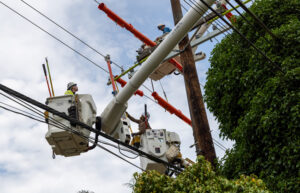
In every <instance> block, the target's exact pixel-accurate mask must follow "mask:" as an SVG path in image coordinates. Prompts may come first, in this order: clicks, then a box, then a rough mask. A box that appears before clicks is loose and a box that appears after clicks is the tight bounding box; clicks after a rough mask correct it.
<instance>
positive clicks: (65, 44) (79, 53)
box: [0, 1, 108, 73]
mask: <svg viewBox="0 0 300 193" xmlns="http://www.w3.org/2000/svg"><path fill="white" fill-rule="evenodd" d="M0 3H1V4H2V5H4V6H5V7H7V8H8V9H10V10H11V11H12V12H14V13H15V14H17V15H19V16H20V17H22V18H23V19H25V20H26V21H28V22H29V23H31V24H32V25H34V26H35V27H37V28H39V29H40V30H42V31H43V32H45V33H46V34H48V35H49V36H51V37H52V38H54V39H55V40H57V41H58V42H60V43H61V44H63V45H64V46H66V47H68V48H69V49H71V50H72V51H74V52H75V53H77V54H78V55H80V56H81V57H83V58H84V59H86V60H88V61H89V62H91V63H92V64H94V65H95V66H97V67H98V68H100V69H102V70H103V71H105V72H107V73H108V71H107V70H106V69H104V68H103V67H101V66H100V65H99V64H97V63H96V62H94V61H92V60H91V59H89V58H88V57H87V56H85V55H84V54H82V53H81V52H79V51H78V50H76V49H75V48H73V47H71V46H70V45H68V44H67V43H65V42H64V41H62V40H61V39H59V38H57V37H56V36H54V35H53V34H51V33H50V32H48V31H47V30H45V29H44V28H42V27H40V26H39V25H37V24H36V23H34V22H33V21H31V20H30V19H28V18H27V17H25V16H24V15H22V14H21V13H19V12H18V11H16V10H15V9H13V8H11V7H10V6H8V5H6V4H5V3H3V2H2V1H0Z"/></svg>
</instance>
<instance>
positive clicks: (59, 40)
mask: <svg viewBox="0 0 300 193" xmlns="http://www.w3.org/2000/svg"><path fill="white" fill-rule="evenodd" d="M21 1H22V0H21ZM0 3H1V4H2V5H4V6H5V7H7V8H8V9H10V10H11V11H13V12H14V13H16V14H17V15H19V16H20V17H22V18H23V19H25V20H26V21H28V22H29V23H31V24H32V25H34V26H35V27H37V28H39V29H40V30H42V31H43V32H45V33H47V34H48V35H49V36H51V37H52V38H54V39H55V40H57V41H58V42H60V43H62V44H63V45H65V46H66V47H68V48H69V49H71V50H72V51H74V52H75V53H77V54H79V55H80V56H81V57H83V58H85V59H86V60H88V61H89V62H91V63H92V64H94V65H95V66H97V67H98V68H100V69H101V70H103V71H104V72H106V73H108V74H109V72H108V71H107V70H106V69H104V68H103V67H101V66H100V65H99V64H97V63H96V62H94V61H92V60H91V59H89V58H88V57H87V56H85V55H84V54H82V53H81V52H79V51H78V50H76V49H74V48H73V47H71V46H70V45H68V44H67V43H65V42H63V41H62V40H61V39H59V38H57V37H56V36H54V35H53V34H51V33H50V32H48V31H47V30H45V29H43V28H42V27H40V26H39V25H37V24H36V23H34V22H33V21H31V20H30V19H28V18H27V17H25V16H24V15H22V14H21V13H19V12H17V11H16V10H14V9H13V8H11V7H10V6H8V5H6V4H5V3H3V2H2V1H0ZM49 19H50V18H49ZM53 22H54V21H53ZM55 23H56V22H55ZM70 33H71V32H70ZM74 36H75V35H74ZM76 39H77V38H76ZM79 41H81V42H83V41H82V40H79ZM94 51H95V50H94ZM99 54H100V52H99ZM113 64H116V63H115V62H113ZM118 66H119V65H118ZM143 87H144V88H146V89H147V90H150V89H149V88H148V87H146V86H145V85H143ZM144 96H145V97H146V98H148V99H149V100H151V101H152V102H154V103H156V104H157V102H156V101H155V100H153V99H152V98H151V97H149V96H147V95H145V94H144Z"/></svg>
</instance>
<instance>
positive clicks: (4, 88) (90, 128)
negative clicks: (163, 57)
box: [0, 84, 182, 172]
mask: <svg viewBox="0 0 300 193" xmlns="http://www.w3.org/2000/svg"><path fill="white" fill-rule="evenodd" d="M0 90H2V91H3V92H5V93H7V94H9V95H13V96H15V97H18V98H20V99H22V100H24V101H26V102H28V103H30V104H32V105H34V106H36V107H38V108H41V109H43V110H45V111H48V112H49V113H52V114H54V115H57V116H59V117H61V118H63V119H66V120H68V121H70V122H71V123H74V124H76V125H77V126H80V127H82V128H85V129H87V130H89V131H91V132H94V133H96V134H98V135H100V136H102V137H104V138H106V139H108V140H110V141H112V142H115V143H117V144H120V145H122V146H124V147H127V148H129V149H131V150H133V151H135V152H137V153H139V154H141V155H144V156H146V157H147V159H150V160H153V161H155V162H158V163H161V164H164V165H166V166H169V167H171V168H173V169H174V170H176V171H178V172H180V171H182V169H181V168H178V167H177V166H175V165H172V164H170V163H168V162H166V161H164V160H161V159H160V158H157V157H155V156H153V155H151V154H148V153H145V152H144V151H142V150H140V149H137V148H135V147H132V146H130V145H128V144H126V143H124V142H122V141H120V140H118V139H115V138H113V137H112V136H110V135H107V134H105V133H103V132H100V131H98V130H96V129H94V128H92V127H91V126H88V125H86V124H85V123H83V122H80V121H79V120H77V119H74V118H72V117H69V116H68V115H66V114H65V113H62V112H59V111H57V110H55V109H53V108H51V107H49V106H47V105H44V104H42V103H40V102H38V101H36V100H34V99H31V98H29V97H27V96H25V95H23V94H21V93H19V92H16V91H14V90H12V89H10V88H8V87H6V86H4V85H2V84H0Z"/></svg>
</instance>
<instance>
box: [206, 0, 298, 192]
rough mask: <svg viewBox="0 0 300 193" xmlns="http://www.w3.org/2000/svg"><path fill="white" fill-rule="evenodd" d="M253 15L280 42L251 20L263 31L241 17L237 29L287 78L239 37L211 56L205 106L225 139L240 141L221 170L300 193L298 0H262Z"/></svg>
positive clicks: (225, 41)
mask: <svg viewBox="0 0 300 193" xmlns="http://www.w3.org/2000/svg"><path fill="white" fill-rule="evenodd" d="M251 11H252V12H254V13H255V15H257V16H258V17H259V18H260V19H261V20H262V21H263V23H264V24H266V26H268V28H269V29H271V31H272V32H273V33H274V34H275V35H276V36H277V39H273V38H272V37H271V36H270V35H269V34H267V33H266V32H265V31H264V30H263V29H262V28H261V27H260V26H259V25H258V24H257V23H256V22H255V21H254V20H253V19H252V18H251V17H250V16H248V15H247V14H246V15H245V16H246V17H247V19H248V20H249V21H250V22H251V23H252V24H253V25H255V26H257V27H256V28H253V26H251V25H249V24H248V23H247V22H245V21H244V20H243V19H242V18H238V19H237V22H236V24H235V27H236V28H237V29H239V30H240V31H241V32H242V33H243V34H245V36H246V37H247V38H248V39H249V40H251V41H252V42H253V43H254V44H255V45H256V46H257V47H258V48H259V49H261V50H262V51H263V52H264V53H266V55H267V56H268V57H269V58H271V60H272V61H274V62H275V63H276V65H278V66H279V67H280V68H281V69H282V72H283V73H282V72H280V71H279V70H276V68H275V67H273V66H272V65H271V64H270V63H269V62H268V61H267V60H266V59H265V58H264V57H263V56H262V55H260V54H258V53H257V52H256V51H255V50H254V49H253V48H252V47H251V46H250V45H249V44H248V43H247V42H246V41H245V40H243V39H242V38H241V37H240V36H239V35H238V34H237V33H232V34H231V35H228V36H227V37H225V38H224V39H223V40H222V42H221V43H220V44H218V45H217V46H216V47H215V49H214V50H213V51H212V57H211V58H210V62H211V68H210V69H209V71H208V73H207V74H208V76H207V83H206V86H205V100H206V102H207V106H208V108H209V110H210V111H211V112H213V113H214V115H215V116H216V118H217V119H218V121H219V123H220V130H221V135H222V136H223V137H225V138H229V139H232V140H234V141H235V142H236V144H235V145H234V147H233V149H232V150H231V151H230V152H227V154H226V156H225V158H224V161H225V162H224V165H223V172H224V174H225V175H226V176H227V177H230V178H237V177H239V176H240V175H241V174H246V175H249V174H252V173H253V174H255V175H258V176H259V177H260V178H262V179H264V181H265V182H266V184H267V186H268V187H269V188H270V189H271V190H273V191H275V192H299V191H300V185H299V184H300V177H299V173H300V161H299V160H300V128H299V126H300V108H299V107H300V100H299V99H300V90H299V87H300V21H299V20H300V1H299V0H257V1H256V2H255V3H254V4H253V5H252V7H251ZM265 39H267V41H266V40H265Z"/></svg>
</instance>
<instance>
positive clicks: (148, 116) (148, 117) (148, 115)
mask: <svg viewBox="0 0 300 193" xmlns="http://www.w3.org/2000/svg"><path fill="white" fill-rule="evenodd" d="M142 116H144V117H147V119H150V114H149V113H148V112H147V116H145V113H143V114H142Z"/></svg>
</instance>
